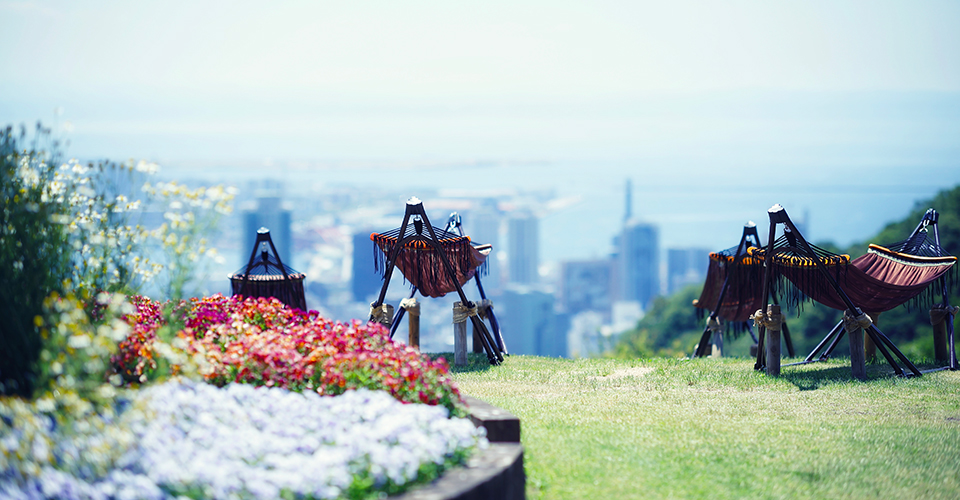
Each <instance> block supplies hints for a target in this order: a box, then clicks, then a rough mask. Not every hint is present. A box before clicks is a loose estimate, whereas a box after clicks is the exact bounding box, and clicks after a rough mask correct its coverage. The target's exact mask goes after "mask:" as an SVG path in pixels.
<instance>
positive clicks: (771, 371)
mask: <svg viewBox="0 0 960 500" xmlns="http://www.w3.org/2000/svg"><path fill="white" fill-rule="evenodd" d="M767 317H768V318H770V319H771V321H770V324H769V325H767V339H766V340H767V342H766V343H767V375H770V376H774V377H778V376H780V318H781V316H780V306H778V305H774V304H770V305H768V306H767ZM773 320H776V321H773Z"/></svg>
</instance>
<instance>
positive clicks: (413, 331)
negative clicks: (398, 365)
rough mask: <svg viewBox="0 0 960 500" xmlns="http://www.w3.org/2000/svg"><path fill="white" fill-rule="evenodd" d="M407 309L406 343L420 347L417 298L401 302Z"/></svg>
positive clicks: (418, 304)
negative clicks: (407, 333)
mask: <svg viewBox="0 0 960 500" xmlns="http://www.w3.org/2000/svg"><path fill="white" fill-rule="evenodd" d="M401 304H402V305H403V308H404V309H406V310H407V327H408V328H409V332H410V334H409V340H408V341H407V345H409V346H410V347H415V348H417V350H419V349H420V303H419V302H417V298H416V297H414V298H413V300H409V301H404V302H402V303H401Z"/></svg>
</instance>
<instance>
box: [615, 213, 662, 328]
mask: <svg viewBox="0 0 960 500" xmlns="http://www.w3.org/2000/svg"><path fill="white" fill-rule="evenodd" d="M618 243H619V244H618V248H617V271H618V275H619V276H618V280H617V281H618V285H619V293H618V297H617V298H618V299H619V300H625V301H634V302H639V303H640V305H641V306H642V307H643V308H644V310H646V308H647V307H649V305H650V302H651V301H652V300H653V298H654V297H656V296H657V295H659V294H660V258H659V257H660V255H659V254H660V245H659V230H658V229H657V226H655V225H653V224H648V223H644V222H640V221H638V220H635V219H634V220H630V221H627V223H626V224H624V227H623V232H622V233H620V237H619V238H618Z"/></svg>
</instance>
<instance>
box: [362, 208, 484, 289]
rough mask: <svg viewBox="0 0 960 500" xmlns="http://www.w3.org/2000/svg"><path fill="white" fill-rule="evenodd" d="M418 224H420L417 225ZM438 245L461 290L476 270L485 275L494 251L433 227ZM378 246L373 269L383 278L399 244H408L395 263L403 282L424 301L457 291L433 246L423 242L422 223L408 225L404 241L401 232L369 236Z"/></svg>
mask: <svg viewBox="0 0 960 500" xmlns="http://www.w3.org/2000/svg"><path fill="white" fill-rule="evenodd" d="M418 222H419V224H418ZM433 232H434V233H435V234H436V235H437V240H438V243H439V244H440V247H441V248H442V249H443V254H445V255H446V257H447V260H448V261H449V262H450V265H451V266H453V271H454V274H455V275H456V280H457V282H458V284H459V286H463V285H464V284H466V283H467V282H468V281H470V280H471V279H473V276H474V274H476V272H477V269H478V268H481V271H482V272H485V271H486V266H485V263H486V260H487V256H488V255H490V251H491V250H492V249H493V247H491V246H490V245H477V244H474V243H472V242H471V241H470V237H469V236H460V235H458V234H456V233H452V232H448V231H446V230H445V229H440V228H438V227H436V226H433ZM370 239H371V240H373V243H374V245H375V249H374V269H376V271H377V272H378V273H380V276H381V278H383V277H384V276H385V275H384V273H385V272H386V271H387V267H388V266H387V264H388V262H387V261H388V259H389V256H390V255H391V253H392V252H393V251H394V249H395V248H396V246H397V241H398V240H402V241H405V243H404V244H403V247H402V248H401V249H400V252H399V254H398V255H397V259H396V266H397V267H398V268H400V272H401V273H403V277H404V279H405V280H406V281H407V282H408V283H410V284H411V285H412V286H414V287H416V288H417V289H418V290H419V291H420V293H422V294H423V295H424V296H425V297H443V296H444V295H446V294H448V293H450V292H455V291H457V285H455V284H454V283H453V281H452V280H451V279H450V276H449V274H448V273H447V272H446V270H445V269H444V267H443V261H442V259H441V257H440V255H439V254H438V252H437V251H436V250H435V249H434V247H433V246H431V245H429V244H427V243H426V242H425V241H424V233H423V223H422V222H420V221H417V220H414V224H412V225H408V226H407V228H406V230H405V231H404V234H403V237H402V238H401V237H400V228H397V229H394V230H391V231H386V232H383V233H373V234H371V235H370Z"/></svg>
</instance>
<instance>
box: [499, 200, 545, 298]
mask: <svg viewBox="0 0 960 500" xmlns="http://www.w3.org/2000/svg"><path fill="white" fill-rule="evenodd" d="M507 238H508V242H507V258H508V261H509V277H510V282H511V283H520V284H533V283H537V282H538V281H539V279H540V273H539V270H538V267H539V266H540V221H539V220H538V219H537V217H536V216H535V215H533V214H532V213H530V212H526V213H522V214H518V215H514V216H513V217H511V218H510V220H509V222H508V223H507Z"/></svg>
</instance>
